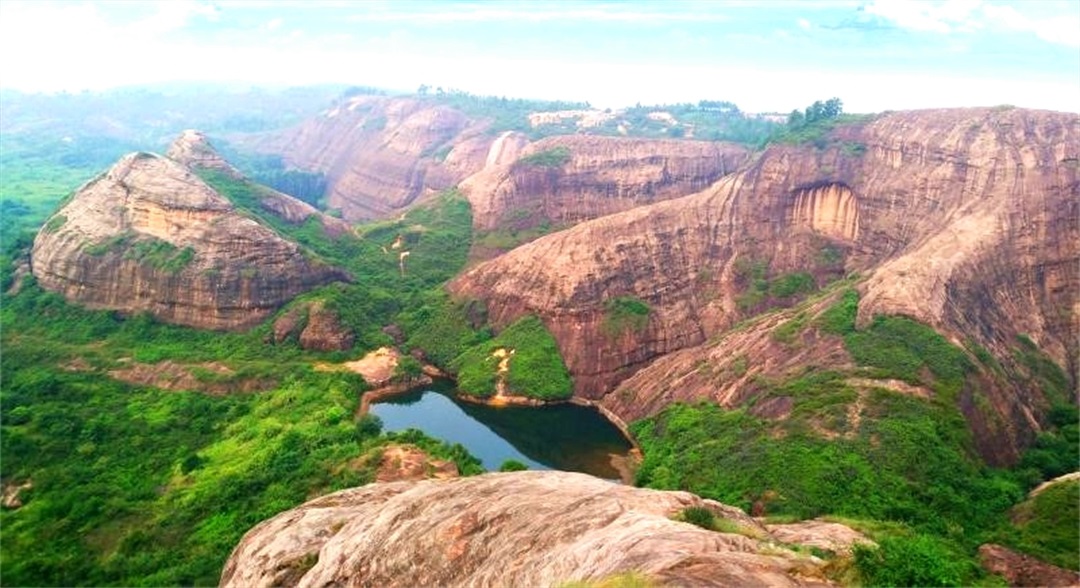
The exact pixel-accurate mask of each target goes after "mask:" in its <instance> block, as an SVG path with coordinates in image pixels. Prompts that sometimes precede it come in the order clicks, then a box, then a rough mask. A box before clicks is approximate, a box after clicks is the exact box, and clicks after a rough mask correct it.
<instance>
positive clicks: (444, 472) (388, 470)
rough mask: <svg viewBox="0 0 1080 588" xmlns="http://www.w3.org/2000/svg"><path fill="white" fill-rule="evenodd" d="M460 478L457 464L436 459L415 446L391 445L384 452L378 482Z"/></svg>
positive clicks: (377, 477) (376, 478) (377, 475)
mask: <svg viewBox="0 0 1080 588" xmlns="http://www.w3.org/2000/svg"><path fill="white" fill-rule="evenodd" d="M456 477H458V469H457V464H455V463H454V462H452V461H447V460H444V459H434V458H432V457H431V456H430V455H428V454H427V453H425V452H424V450H422V449H420V448H419V447H416V446H415V445H391V446H389V447H387V448H386V449H385V450H383V453H382V458H381V460H380V461H379V471H378V472H377V473H376V474H375V481H376V482H416V481H419V480H427V479H430V478H435V479H437V480H446V479H449V478H456Z"/></svg>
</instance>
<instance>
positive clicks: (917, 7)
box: [865, 0, 981, 33]
mask: <svg viewBox="0 0 1080 588" xmlns="http://www.w3.org/2000/svg"><path fill="white" fill-rule="evenodd" d="M980 4H981V0H946V1H945V2H927V1H916V0H874V1H873V2H871V3H869V4H867V5H866V7H865V10H866V12H867V13H868V14H873V15H875V16H880V17H881V18H884V19H886V20H890V21H892V22H893V23H895V24H896V26H898V27H901V28H905V29H911V30H915V31H927V32H934V33H951V32H953V31H970V30H973V29H974V28H977V27H978V23H977V22H976V21H975V20H974V19H973V18H972V17H973V14H974V12H975V9H976V8H978V7H979V5H980Z"/></svg>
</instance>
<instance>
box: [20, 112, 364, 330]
mask: <svg viewBox="0 0 1080 588" xmlns="http://www.w3.org/2000/svg"><path fill="white" fill-rule="evenodd" d="M169 154H170V155H171V156H172V157H173V158H175V159H170V158H169V157H163V156H160V155H154V154H150V153H141V152H140V153H132V154H129V155H126V156H124V157H123V158H121V159H120V161H118V162H117V163H116V164H115V165H113V166H112V167H111V168H110V169H109V170H108V171H107V172H105V173H103V174H101V175H99V176H98V177H97V178H94V179H93V180H91V181H90V182H88V183H87V184H85V185H84V186H82V187H81V188H79V189H78V190H77V191H76V192H75V193H74V194H73V195H72V196H71V197H70V198H69V200H68V201H67V202H65V203H64V204H63V205H62V206H61V207H60V209H59V210H58V211H57V212H56V213H55V214H54V215H53V216H52V217H51V218H50V219H49V220H48V221H47V222H46V224H45V226H44V227H43V228H42V230H41V231H40V232H39V233H38V235H37V237H36V238H35V240H34V246H33V249H32V251H31V255H30V266H31V269H32V271H33V275H34V276H35V277H36V278H37V281H38V283H39V284H40V285H41V286H42V287H44V288H45V289H48V290H53V291H56V292H59V293H61V294H62V295H64V297H65V298H67V299H68V300H71V301H74V302H78V303H80V304H82V305H85V306H87V307H91V308H108V309H114V310H119V311H122V312H125V313H137V312H144V311H145V312H149V313H150V314H152V315H154V316H155V317H157V318H159V319H161V320H163V321H165V322H171V323H176V324H182V325H188V326H193V327H199V328H209V329H240V328H247V327H251V326H253V325H255V324H257V323H259V322H260V321H262V320H263V319H264V318H266V317H267V316H268V315H269V314H270V313H271V312H273V311H274V310H276V309H277V308H278V307H280V306H281V305H282V304H284V303H285V302H288V301H289V300H290V299H292V298H293V297H295V296H296V295H297V294H300V293H301V292H304V291H306V290H309V289H311V288H313V287H315V286H318V285H321V284H325V283H328V282H331V281H335V280H343V279H347V277H348V276H347V275H346V274H345V273H344V272H343V271H341V270H338V269H336V268H334V267H331V266H329V265H327V264H325V263H323V262H321V261H319V260H318V259H316V258H315V257H314V256H313V255H311V254H309V253H307V252H306V251H305V250H304V248H303V247H301V246H300V245H298V244H297V243H295V242H293V241H290V240H288V239H286V238H284V237H282V236H281V235H279V234H278V233H277V232H275V230H273V229H272V228H270V227H268V226H266V225H264V224H261V223H260V222H259V221H258V220H256V219H255V218H253V217H252V216H250V215H248V214H246V213H244V212H242V211H241V210H239V209H238V208H237V206H236V205H235V204H234V203H233V202H231V201H230V200H229V199H228V198H227V197H226V196H223V195H222V194H221V193H219V192H218V191H217V190H215V189H214V188H213V187H211V185H210V184H208V183H207V182H206V181H204V179H202V178H201V177H200V176H199V175H198V174H197V173H196V171H198V170H207V169H209V170H214V171H217V172H223V173H224V174H225V175H226V176H227V177H229V178H233V179H238V178H239V173H238V172H236V171H235V170H234V169H232V168H231V166H228V164H226V163H225V162H224V161H222V160H221V159H220V158H219V157H217V155H216V153H214V151H213V149H212V147H211V146H210V145H209V143H208V142H206V140H205V137H203V136H202V135H201V134H199V133H195V132H185V133H184V134H183V135H181V137H180V138H179V139H178V140H177V142H176V143H174V144H173V146H172V147H170V149H169ZM263 194H264V196H265V197H264V198H263V199H262V200H261V204H262V206H263V207H265V208H266V209H268V210H272V211H273V212H274V213H275V214H277V215H278V216H280V217H281V218H282V219H283V220H284V221H286V222H293V223H300V222H304V221H305V220H306V219H307V218H308V217H314V218H316V219H318V220H319V222H320V223H321V224H322V226H323V227H324V229H325V230H327V231H328V232H330V233H333V232H341V231H347V230H348V227H347V225H344V224H343V223H341V222H340V221H337V220H336V219H329V218H327V217H324V215H322V214H321V213H319V212H318V211H316V210H315V209H313V208H311V207H310V206H308V205H306V204H304V203H302V202H299V201H296V200H294V199H292V198H290V197H289V196H286V195H284V194H280V193H276V192H273V191H270V190H264V191H263Z"/></svg>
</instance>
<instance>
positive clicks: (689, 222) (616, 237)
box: [450, 108, 1080, 459]
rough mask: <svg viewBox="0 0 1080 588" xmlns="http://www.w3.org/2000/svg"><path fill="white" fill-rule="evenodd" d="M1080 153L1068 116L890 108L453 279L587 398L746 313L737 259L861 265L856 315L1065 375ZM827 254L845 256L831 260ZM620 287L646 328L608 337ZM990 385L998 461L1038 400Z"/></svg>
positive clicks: (645, 399) (1072, 344) (828, 272)
mask: <svg viewBox="0 0 1080 588" xmlns="http://www.w3.org/2000/svg"><path fill="white" fill-rule="evenodd" d="M1077 161H1080V117H1078V116H1076V115H1074V114H1066V113H1055V112H1045V111H1031V110H1023V109H985V108H984V109H962V110H960V109H957V110H935V111H920V112H900V113H892V114H886V115H882V116H879V117H877V118H875V119H873V120H870V121H868V122H864V123H860V124H855V125H849V126H845V127H841V128H839V129H837V130H836V131H834V132H833V133H832V135H831V136H830V137H829V141H828V144H827V145H826V146H825V147H823V148H818V147H815V146H812V145H808V146H790V145H778V146H773V147H770V148H769V149H767V150H766V151H765V152H764V153H763V154H761V156H760V157H758V158H757V159H756V160H755V161H754V163H753V164H751V165H749V167H747V168H745V169H744V170H743V171H741V172H739V173H736V174H732V175H729V176H725V177H723V178H721V179H720V180H719V181H717V182H716V183H714V184H713V185H711V186H710V187H708V188H707V189H705V190H703V191H701V192H699V193H697V194H694V195H691V196H687V197H684V198H679V199H675V200H671V201H667V202H660V203H657V204H653V205H649V206H643V207H639V208H635V209H632V210H629V211H627V212H623V213H619V214H614V215H610V216H605V217H601V218H598V219H595V220H592V221H588V222H585V223H582V224H580V225H578V226H576V227H573V228H571V229H568V230H566V231H562V232H560V233H556V234H553V235H549V236H546V237H543V238H541V239H538V240H537V241H534V242H532V243H530V244H527V245H525V246H523V247H520V248H518V249H515V250H513V251H511V252H509V253H507V254H505V255H503V256H501V257H499V258H497V259H494V260H491V261H489V262H486V263H484V264H481V265H479V266H477V267H475V268H473V269H472V270H470V271H468V272H467V273H465V274H463V275H462V276H460V277H459V278H457V279H456V280H455V281H454V282H453V283H452V284H451V286H450V288H451V291H452V292H453V293H455V294H456V295H458V296H461V297H467V298H472V299H479V300H483V301H485V302H486V303H487V307H488V310H489V313H490V316H491V317H492V319H493V320H494V321H495V322H496V324H497V325H500V326H502V325H506V324H509V323H510V322H511V321H513V320H515V319H516V318H518V317H520V316H521V315H523V314H526V313H535V314H537V315H538V316H539V317H540V318H541V319H542V320H543V321H544V323H545V325H546V326H547V327H548V328H549V330H551V332H552V334H553V335H554V336H555V338H556V340H557V341H558V343H559V346H560V350H561V351H562V354H563V357H564V358H565V359H566V361H567V364H568V367H569V369H570V371H571V373H572V374H573V376H574V378H575V384H576V394H578V395H580V396H585V397H589V398H593V399H599V398H602V397H604V396H605V395H606V394H607V393H608V392H610V391H611V390H612V389H613V388H614V387H615V386H616V384H618V383H619V382H620V381H622V380H624V379H626V377H628V376H629V375H631V374H632V373H634V372H635V371H637V370H639V369H640V368H642V367H644V366H646V365H648V364H649V363H650V362H652V361H653V360H655V359H656V358H657V357H660V356H662V355H666V354H668V353H671V352H673V351H678V350H680V349H685V348H689V347H694V346H698V345H701V344H702V343H703V342H705V341H706V340H708V339H709V338H710V337H713V336H715V335H717V334H719V333H721V332H723V331H725V330H726V329H728V328H729V327H731V326H732V325H734V324H735V323H737V322H738V321H740V320H741V319H743V318H745V316H746V315H747V311H746V310H744V309H742V308H740V306H739V304H738V297H739V295H740V294H741V293H742V292H744V291H745V289H746V283H745V282H746V281H747V280H746V277H745V275H744V271H743V270H744V268H745V267H746V266H748V265H751V264H763V266H764V267H767V268H768V270H769V272H770V273H771V275H780V274H784V273H788V272H794V271H807V272H810V273H812V274H813V275H814V276H815V277H817V278H818V280H819V282H820V281H822V280H823V279H824V278H828V277H830V276H832V277H835V276H838V275H842V274H843V273H844V272H850V271H858V272H861V273H864V275H869V279H868V280H867V281H866V282H865V283H864V284H863V285H862V286H860V291H861V294H862V297H863V299H862V302H861V304H860V309H859V316H860V320H861V321H866V320H868V319H869V318H870V317H871V316H872V315H874V314H906V315H909V316H912V317H913V318H916V319H918V320H920V321H922V322H925V323H927V324H929V325H931V326H933V327H934V328H936V329H937V330H939V331H941V332H943V333H945V334H946V336H948V337H950V338H951V339H953V340H955V341H958V342H962V341H964V340H965V339H970V340H972V341H975V342H977V343H978V344H980V345H982V346H984V347H986V348H987V349H989V350H990V351H991V352H992V353H993V354H994V355H996V356H997V357H998V358H999V359H1003V360H1004V361H1011V360H1010V358H1011V350H1012V348H1013V347H1014V346H1015V336H1016V335H1017V334H1021V333H1023V334H1026V335H1027V336H1029V337H1030V338H1031V339H1032V340H1033V341H1035V342H1036V343H1037V344H1038V346H1039V347H1040V348H1041V349H1042V350H1044V351H1045V352H1046V353H1048V354H1049V355H1050V357H1052V358H1053V359H1054V360H1055V361H1057V362H1058V363H1059V364H1060V365H1062V366H1065V367H1066V371H1067V372H1069V373H1070V374H1075V372H1076V367H1077V364H1076V362H1077V357H1078V351H1080V349H1078V343H1077V339H1076V337H1075V336H1074V334H1075V333H1076V332H1080V302H1078V299H1077V296H1076V293H1077V292H1078V291H1080V210H1078V206H1080V180H1078V169H1080V166H1078V164H1077ZM826 253H828V254H830V255H833V256H838V257H840V258H842V261H841V262H840V263H839V264H836V265H833V266H832V267H827V266H828V264H827V263H823V262H822V259H823V258H825V257H828V256H827V255H825V254H826ZM626 296H630V297H635V298H637V299H640V300H641V301H643V302H645V303H647V304H648V305H649V307H650V313H649V315H648V317H647V321H646V322H645V324H644V325H643V326H642V327H641V328H640V329H623V330H621V331H617V332H613V330H612V329H611V328H605V326H607V327H610V324H607V325H606V323H605V321H606V320H607V318H606V315H605V313H606V307H605V305H606V304H608V303H609V301H610V300H612V299H615V298H617V297H626ZM759 310H760V309H752V312H757V311H759ZM728 352H729V353H730V354H731V355H733V356H735V355H738V354H739V353H740V351H739V350H738V349H737V348H735V349H731V348H729V349H728ZM837 357H838V360H839V361H846V360H845V359H844V356H843V355H838V356H837ZM658 365H659V364H658ZM667 373H668V372H653V373H652V375H651V378H650V379H651V380H652V381H661V380H662V379H663V378H664V377H666V376H665V375H664V374H667ZM1073 383H1074V385H1075V382H1073ZM990 387H991V388H993V389H992V390H990V391H989V392H988V394H987V395H988V397H989V399H990V402H991V404H992V405H993V410H994V412H995V413H996V414H998V415H1000V416H1001V417H1003V418H1002V419H1001V420H1002V421H1003V422H1004V423H1007V425H1006V427H1005V428H1004V429H1000V428H999V429H994V428H992V427H986V428H984V430H981V431H980V430H979V427H974V428H975V429H976V431H975V432H976V434H977V436H979V437H981V440H982V441H983V442H984V443H993V444H996V445H997V446H996V447H995V448H993V449H994V451H995V452H999V453H1001V454H1002V455H1005V456H1006V457H1005V459H1008V458H1009V456H1010V455H1011V456H1012V457H1015V455H1016V448H1017V447H1018V446H1021V445H1023V444H1024V442H1025V440H1027V439H1030V438H1031V436H1032V434H1033V431H1035V430H1037V429H1038V426H1039V425H1038V419H1039V415H1041V414H1043V412H1044V411H1045V408H1046V406H1047V404H1048V403H1047V401H1046V399H1045V398H1043V397H1042V396H1041V393H1040V392H1039V391H1037V390H1035V391H1033V390H1028V389H1019V388H1018V387H1016V386H1015V385H1010V384H1009V383H1001V382H997V383H991V384H990ZM626 390H628V388H626V389H621V391H623V392H625V391H626ZM642 404H644V405H648V406H651V407H662V406H663V405H664V404H665V402H663V401H662V400H659V401H658V399H656V398H652V397H649V396H647V395H645V394H638V395H637V396H636V398H634V399H631V400H628V401H627V402H625V403H623V405H624V406H629V405H642ZM969 404H970V406H968V408H970V409H971V411H969V412H971V413H972V414H969V417H971V418H972V419H974V417H975V415H974V403H969ZM616 412H618V410H616ZM620 416H622V417H624V418H633V417H634V416H640V415H633V414H620ZM980 426H981V425H980Z"/></svg>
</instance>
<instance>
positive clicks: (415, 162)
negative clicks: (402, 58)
mask: <svg viewBox="0 0 1080 588" xmlns="http://www.w3.org/2000/svg"><path fill="white" fill-rule="evenodd" d="M490 124H491V123H490V121H487V120H483V119H477V118H471V117H469V116H467V115H466V114H464V113H462V112H460V111H458V110H455V109H453V108H450V107H447V106H443V105H438V104H434V103H432V102H426V101H422V100H416V99H406V98H385V97H377V96H376V97H373V96H361V97H354V98H351V99H348V100H346V101H344V102H342V103H341V104H339V105H337V106H336V107H334V108H332V109H330V110H328V111H327V112H325V113H323V114H322V115H321V116H319V117H317V118H315V119H312V120H310V121H308V122H306V123H305V124H303V125H301V126H299V127H297V128H295V129H292V130H290V131H288V132H286V133H283V134H280V135H278V136H276V137H273V138H270V139H268V140H265V141H263V142H261V143H259V144H258V145H256V146H255V147H256V148H258V149H260V150H263V151H268V152H274V153H281V154H283V156H284V158H285V160H286V161H287V162H288V163H289V164H290V165H292V166H295V167H298V168H301V169H309V170H318V171H321V172H323V173H325V174H326V176H327V179H328V182H329V189H328V192H327V203H328V206H329V207H330V208H337V209H340V210H341V211H342V213H343V215H344V217H345V218H346V219H349V220H358V219H370V218H378V217H385V216H389V215H391V214H393V213H395V212H397V211H399V210H401V209H402V208H404V207H406V206H408V205H410V204H412V203H413V202H415V201H417V200H418V199H420V198H423V197H424V196H426V195H430V194H433V193H436V192H439V191H441V190H444V189H447V188H450V187H453V186H455V185H458V184H459V183H461V185H462V188H463V190H464V191H465V192H466V194H467V196H468V197H469V200H470V202H471V203H472V205H473V215H474V222H475V223H476V227H477V229H479V230H482V231H486V230H492V229H495V228H513V229H517V230H520V229H527V228H533V227H535V226H537V225H540V224H550V225H552V226H566V225H569V224H573V223H576V222H579V221H581V220H585V219H590V218H595V217H597V216H602V215H605V214H610V213H613V212H619V211H622V210H626V209H628V208H631V207H633V206H638V205H641V204H647V203H651V202H657V201H660V200H665V199H669V198H673V197H676V196H683V195H686V194H690V193H693V192H695V191H698V190H700V189H702V188H704V187H706V186H708V185H709V184H711V183H712V182H713V181H715V180H716V179H717V178H719V177H720V176H722V175H723V174H725V173H727V172H730V171H732V170H734V169H736V168H737V167H738V166H739V165H740V164H741V163H742V162H743V161H744V159H745V158H746V156H747V150H746V149H745V148H742V147H739V146H736V145H731V144H724V143H713V142H704V141H673V140H649V139H628V138H621V137H599V136H564V137H551V138H548V139H544V140H541V141H538V142H536V143H530V142H529V140H528V138H527V137H526V136H525V135H523V134H521V133H517V132H504V133H501V134H498V135H497V136H496V135H495V134H492V133H489V132H487V131H486V129H487V128H488V127H489V126H490ZM552 149H566V150H567V151H568V153H569V157H568V160H567V161H566V162H565V164H562V165H548V166H544V165H539V166H537V165H528V164H522V163H519V159H520V158H521V157H522V156H527V155H530V154H538V153H543V152H545V151H549V150H552Z"/></svg>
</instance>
